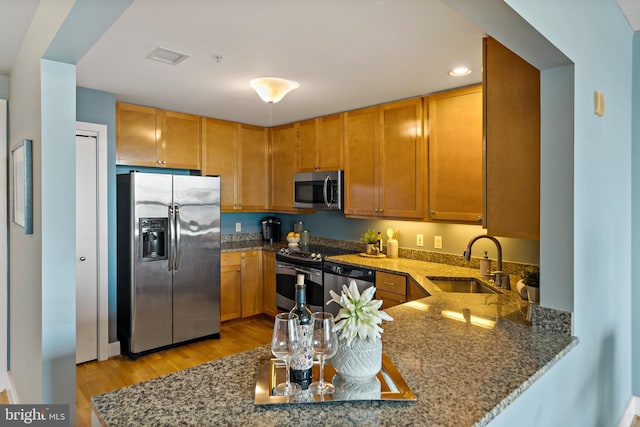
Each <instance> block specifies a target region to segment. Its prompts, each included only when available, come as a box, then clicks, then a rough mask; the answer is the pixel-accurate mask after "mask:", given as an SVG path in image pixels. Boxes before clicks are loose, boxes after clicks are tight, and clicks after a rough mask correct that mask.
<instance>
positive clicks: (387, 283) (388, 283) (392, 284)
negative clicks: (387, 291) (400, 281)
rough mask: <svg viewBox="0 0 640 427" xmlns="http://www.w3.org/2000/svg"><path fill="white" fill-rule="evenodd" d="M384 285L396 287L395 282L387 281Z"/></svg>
mask: <svg viewBox="0 0 640 427" xmlns="http://www.w3.org/2000/svg"><path fill="white" fill-rule="evenodd" d="M383 283H384V284H385V285H389V286H396V284H395V283H393V282H386V281H385V282H383Z"/></svg>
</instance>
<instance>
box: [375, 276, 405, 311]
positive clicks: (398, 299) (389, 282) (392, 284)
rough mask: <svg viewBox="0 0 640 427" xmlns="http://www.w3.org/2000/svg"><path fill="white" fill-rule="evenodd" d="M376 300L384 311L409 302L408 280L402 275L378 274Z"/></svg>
mask: <svg viewBox="0 0 640 427" xmlns="http://www.w3.org/2000/svg"><path fill="white" fill-rule="evenodd" d="M376 299H379V300H382V309H385V308H389V307H393V306H394V305H398V304H403V303H405V302H407V278H406V277H405V276H403V275H400V274H392V273H386V272H383V271H378V272H376Z"/></svg>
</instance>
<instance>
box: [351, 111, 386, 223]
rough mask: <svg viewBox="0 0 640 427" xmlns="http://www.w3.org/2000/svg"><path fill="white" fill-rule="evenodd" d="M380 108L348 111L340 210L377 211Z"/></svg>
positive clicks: (358, 213)
mask: <svg viewBox="0 0 640 427" xmlns="http://www.w3.org/2000/svg"><path fill="white" fill-rule="evenodd" d="M379 142H380V108H379V107H369V108H364V109H361V110H354V111H349V112H347V113H346V120H345V148H344V179H345V183H344V213H345V215H353V216H377V215H379V206H380V200H379V191H378V187H379V184H380V179H379V173H378V165H379V163H380V145H379Z"/></svg>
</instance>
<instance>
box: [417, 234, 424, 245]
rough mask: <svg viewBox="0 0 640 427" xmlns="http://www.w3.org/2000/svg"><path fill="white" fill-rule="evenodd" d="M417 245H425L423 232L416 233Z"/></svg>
mask: <svg viewBox="0 0 640 427" xmlns="http://www.w3.org/2000/svg"><path fill="white" fill-rule="evenodd" d="M416 246H424V236H423V235H422V234H416Z"/></svg>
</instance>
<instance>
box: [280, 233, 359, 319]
mask: <svg viewBox="0 0 640 427" xmlns="http://www.w3.org/2000/svg"><path fill="white" fill-rule="evenodd" d="M350 252H352V251H347V250H344V249H337V248H332V247H328V246H315V245H310V246H302V247H293V248H282V249H280V250H279V251H278V252H276V306H277V307H278V310H283V311H289V310H291V309H292V308H293V306H294V305H295V284H296V276H297V275H298V274H304V276H305V277H304V280H305V283H306V284H307V305H308V306H309V309H310V310H311V311H312V312H315V311H326V306H325V302H326V297H325V290H324V280H323V269H322V267H323V263H324V259H325V257H327V256H332V255H340V254H346V253H350Z"/></svg>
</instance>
